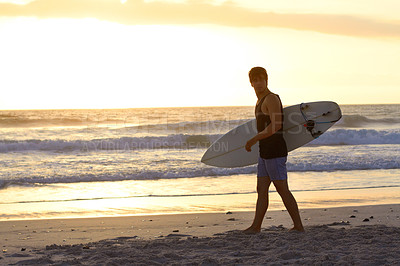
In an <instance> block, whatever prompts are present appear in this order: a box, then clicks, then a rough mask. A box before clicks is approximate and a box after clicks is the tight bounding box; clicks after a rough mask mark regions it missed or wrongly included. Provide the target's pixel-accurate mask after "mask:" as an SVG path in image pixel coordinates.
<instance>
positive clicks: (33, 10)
mask: <svg viewBox="0 0 400 266" xmlns="http://www.w3.org/2000/svg"><path fill="white" fill-rule="evenodd" d="M0 16H34V17H38V18H88V17H91V18H97V19H100V20H107V21H112V22H117V23H121V24H127V25H150V24H152V25H154V24H180V25H182V24H183V25H190V24H215V25H223V26H233V27H279V28H289V29H296V30H309V31H316V32H321V33H326V34H338V35H348V36H357V37H386V38H387V37H389V38H399V37H400V23H399V21H379V20H373V19H368V18H360V17H354V16H348V15H320V14H278V13H273V12H258V11H255V10H251V9H246V8H242V7H238V6H236V5H234V4H232V3H224V4H222V5H211V4H208V3H207V2H206V1H188V2H185V3H168V2H150V3H145V2H144V1H143V0H127V2H126V3H124V4H121V2H120V1H119V0H102V1H99V0H36V1H33V2H30V3H28V4H26V5H16V4H5V3H2V4H0Z"/></svg>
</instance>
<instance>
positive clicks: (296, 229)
mask: <svg viewBox="0 0 400 266" xmlns="http://www.w3.org/2000/svg"><path fill="white" fill-rule="evenodd" d="M289 232H302V233H304V232H305V231H304V227H303V226H302V227H296V226H294V227H293V228H292V229H289Z"/></svg>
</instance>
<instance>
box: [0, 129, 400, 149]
mask: <svg viewBox="0 0 400 266" xmlns="http://www.w3.org/2000/svg"><path fill="white" fill-rule="evenodd" d="M220 136H221V135H220V134H211V135H191V134H173V135H168V136H144V137H118V138H104V139H92V140H72V141H71V140H63V139H61V140H40V139H29V140H23V141H12V140H3V141H0V153H5V152H14V151H65V152H68V151H96V150H125V151H126V150H140V149H192V148H203V149H205V148H207V147H208V146H209V145H210V144H211V143H212V142H214V141H215V140H217V139H218V138H219V137H220ZM364 144H400V130H399V129H393V130H375V129H332V130H329V131H327V132H326V133H324V134H323V135H322V136H321V137H319V138H318V139H315V140H314V141H312V142H311V143H310V144H309V145H314V146H315V145H364Z"/></svg>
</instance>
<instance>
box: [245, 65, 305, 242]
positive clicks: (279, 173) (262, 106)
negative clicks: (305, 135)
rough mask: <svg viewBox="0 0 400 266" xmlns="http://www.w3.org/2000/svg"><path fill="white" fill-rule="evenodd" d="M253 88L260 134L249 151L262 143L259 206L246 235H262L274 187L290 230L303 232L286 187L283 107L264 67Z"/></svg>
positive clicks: (255, 73)
mask: <svg viewBox="0 0 400 266" xmlns="http://www.w3.org/2000/svg"><path fill="white" fill-rule="evenodd" d="M249 78H250V83H251V86H252V87H253V88H254V91H255V93H256V95H257V98H258V101H257V104H256V110H255V115H256V120H257V131H258V134H257V135H256V136H254V137H253V138H251V139H250V140H249V141H247V143H246V146H245V148H246V150H247V151H248V152H250V151H251V147H252V146H253V145H255V144H256V143H257V142H259V148H260V149H259V150H260V155H259V159H258V167H257V194H258V198H257V203H256V213H255V217H254V221H253V224H252V225H251V226H250V227H249V228H247V229H246V230H244V233H249V234H255V233H258V232H260V231H261V224H262V222H263V219H264V215H265V213H266V211H267V209H268V189H269V186H270V184H271V182H272V183H274V186H275V188H276V191H277V192H278V193H279V195H280V196H281V198H282V201H283V203H284V205H285V207H286V209H287V211H288V212H289V214H290V217H291V218H292V220H293V224H294V227H293V228H292V229H291V230H296V231H300V232H303V231H304V228H303V224H302V222H301V219H300V215H299V209H298V207H297V202H296V200H295V198H294V197H293V195H292V193H291V192H290V190H289V187H288V183H287V170H286V159H287V147H286V142H285V139H284V138H283V134H282V133H283V119H284V117H283V107H282V102H281V100H280V98H279V96H278V95H277V94H274V93H272V92H271V91H270V90H269V89H268V74H267V71H266V70H265V69H264V68H262V67H254V68H252V69H251V70H250V72H249Z"/></svg>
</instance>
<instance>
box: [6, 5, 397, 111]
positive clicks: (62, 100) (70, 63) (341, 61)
mask: <svg viewBox="0 0 400 266" xmlns="http://www.w3.org/2000/svg"><path fill="white" fill-rule="evenodd" d="M398 10H400V2H399V1H398V0H382V1H376V0H346V1H344V0H326V1H321V0H303V1H296V0H279V1H269V0H268V1H267V0H251V1H249V0H233V1H232V0H231V1H219V0H218V1H217V0H215V1H211V0H200V1H196V0H186V1H185V0H181V1H176V0H175V1H173V0H170V1H167V0H163V1H161V0H159V1H145V0H121V1H120V0H31V1H28V0H14V1H12V0H8V1H7V0H0V73H1V74H0V75H1V76H0V89H1V97H0V109H3V110H5V109H54V108H57V109H59V108H135V107H168V106H226V105H254V103H255V100H256V98H255V95H254V91H253V89H252V88H251V86H250V84H249V82H248V77H247V73H248V71H249V69H250V68H251V67H253V66H263V67H265V68H266V69H267V71H268V73H269V88H270V90H271V91H273V92H275V93H278V94H279V95H280V96H281V98H282V100H283V103H284V104H285V105H291V104H297V103H300V102H307V101H318V100H332V101H336V102H338V103H339V104H372V103H376V104H378V103H400V74H399V72H398V71H399V70H400V12H398Z"/></svg>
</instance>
